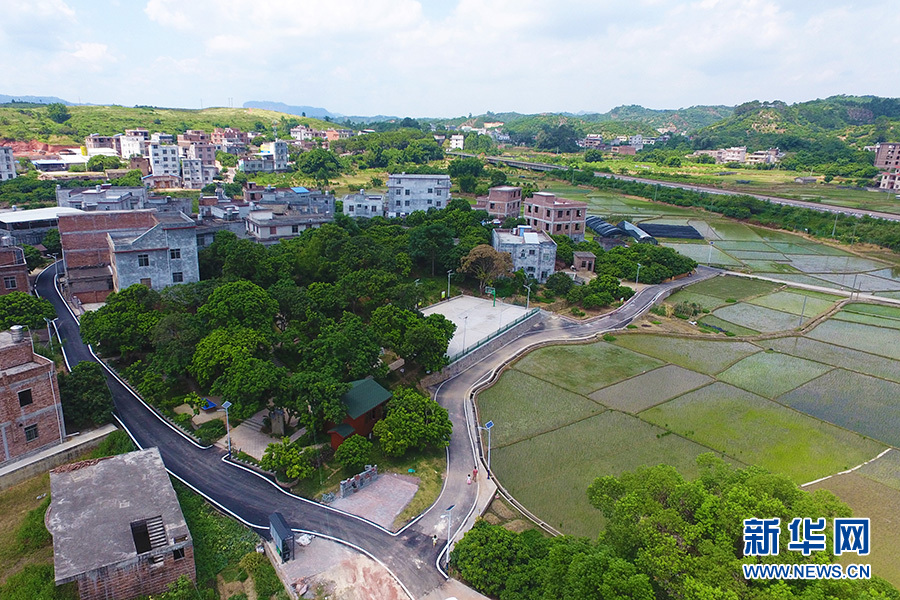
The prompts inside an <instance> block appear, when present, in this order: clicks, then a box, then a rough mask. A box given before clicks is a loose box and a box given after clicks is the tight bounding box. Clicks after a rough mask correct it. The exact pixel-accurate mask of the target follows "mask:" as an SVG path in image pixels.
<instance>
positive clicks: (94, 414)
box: [59, 361, 113, 429]
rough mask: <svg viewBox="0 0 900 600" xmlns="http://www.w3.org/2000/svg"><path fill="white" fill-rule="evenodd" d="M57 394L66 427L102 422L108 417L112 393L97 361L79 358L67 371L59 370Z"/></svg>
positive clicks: (111, 404)
mask: <svg viewBox="0 0 900 600" xmlns="http://www.w3.org/2000/svg"><path fill="white" fill-rule="evenodd" d="M59 396H60V400H61V401H62V407H63V415H65V418H66V423H67V424H68V425H69V426H70V427H69V428H70V429H71V426H74V427H76V428H79V427H91V426H95V425H103V424H105V423H109V422H110V420H112V411H113V400H112V394H110V392H109V387H108V386H107V385H106V375H105V373H104V371H103V367H101V366H100V364H99V363H96V362H93V361H83V362H80V363H78V364H77V365H75V366H74V367H73V368H72V372H71V373H69V374H64V373H61V374H60V375H59Z"/></svg>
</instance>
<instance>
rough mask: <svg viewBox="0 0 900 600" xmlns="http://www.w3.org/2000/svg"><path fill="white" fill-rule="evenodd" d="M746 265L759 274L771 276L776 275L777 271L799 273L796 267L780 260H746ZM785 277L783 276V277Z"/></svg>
mask: <svg viewBox="0 0 900 600" xmlns="http://www.w3.org/2000/svg"><path fill="white" fill-rule="evenodd" d="M743 263H744V266H746V267H747V268H748V269H750V271H752V272H753V273H756V274H759V275H767V276H769V277H776V273H799V272H800V271H798V270H797V268H796V267H792V266H791V265H789V264H788V263H787V261H785V262H778V261H772V260H745V261H743ZM782 279H783V277H782Z"/></svg>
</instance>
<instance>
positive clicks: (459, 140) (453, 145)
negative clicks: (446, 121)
mask: <svg viewBox="0 0 900 600" xmlns="http://www.w3.org/2000/svg"><path fill="white" fill-rule="evenodd" d="M465 145H466V137H465V136H464V135H461V134H456V135H451V136H450V149H451V150H463V149H464V147H465Z"/></svg>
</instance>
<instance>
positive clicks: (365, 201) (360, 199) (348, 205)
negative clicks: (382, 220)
mask: <svg viewBox="0 0 900 600" xmlns="http://www.w3.org/2000/svg"><path fill="white" fill-rule="evenodd" d="M341 201H342V202H343V204H344V209H343V210H344V214H345V215H347V216H348V217H366V218H371V217H383V216H384V196H382V195H381V194H367V193H366V190H359V193H357V194H347V195H346V196H344V197H343V198H342V199H341Z"/></svg>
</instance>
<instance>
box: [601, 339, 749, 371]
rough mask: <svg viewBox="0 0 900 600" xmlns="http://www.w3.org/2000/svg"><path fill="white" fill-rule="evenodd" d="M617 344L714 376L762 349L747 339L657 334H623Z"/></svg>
mask: <svg viewBox="0 0 900 600" xmlns="http://www.w3.org/2000/svg"><path fill="white" fill-rule="evenodd" d="M616 344H618V345H620V346H624V347H625V348H630V349H631V350H634V351H635V352H640V353H642V354H648V355H650V356H653V357H655V358H658V359H660V360H664V361H666V362H670V363H673V364H676V365H679V366H682V367H684V368H686V369H691V370H692V371H699V372H700V373H706V374H707V375H715V374H716V373H718V372H719V371H722V370H724V369H726V368H728V367H729V366H731V364H732V363H735V362H737V361H739V360H740V359H742V358H744V357H745V356H748V355H750V354H753V353H754V352H759V351H760V348H759V347H758V346H754V345H753V344H750V343H748V342H729V341H725V340H722V341H713V340H696V339H688V338H682V337H668V336H655V335H622V336H619V337H618V339H617V340H616Z"/></svg>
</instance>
